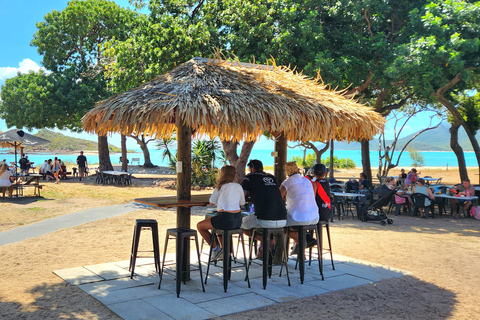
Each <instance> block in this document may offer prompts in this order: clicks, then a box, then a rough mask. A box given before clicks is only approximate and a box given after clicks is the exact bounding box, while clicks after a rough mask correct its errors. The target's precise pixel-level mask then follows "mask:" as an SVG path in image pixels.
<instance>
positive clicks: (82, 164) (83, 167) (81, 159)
mask: <svg viewBox="0 0 480 320" xmlns="http://www.w3.org/2000/svg"><path fill="white" fill-rule="evenodd" d="M77 164H78V172H79V173H80V181H82V179H83V176H84V175H85V172H86V171H87V167H88V165H87V157H85V156H84V155H83V151H80V155H79V156H78V157H77Z"/></svg>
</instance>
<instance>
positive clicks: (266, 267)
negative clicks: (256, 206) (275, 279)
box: [247, 228, 290, 289]
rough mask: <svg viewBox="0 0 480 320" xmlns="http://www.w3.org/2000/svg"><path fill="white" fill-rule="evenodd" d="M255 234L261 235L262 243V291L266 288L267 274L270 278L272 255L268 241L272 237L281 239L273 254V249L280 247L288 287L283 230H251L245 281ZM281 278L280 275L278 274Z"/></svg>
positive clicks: (288, 278)
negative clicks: (275, 236)
mask: <svg viewBox="0 0 480 320" xmlns="http://www.w3.org/2000/svg"><path fill="white" fill-rule="evenodd" d="M255 233H261V234H262V243H263V252H262V253H263V255H262V269H263V289H266V288H267V274H268V277H271V276H272V263H273V258H272V253H270V239H271V238H272V236H273V235H277V236H279V237H280V239H281V244H280V246H279V244H278V243H277V244H275V248H274V250H273V251H274V252H275V249H277V248H278V247H280V249H281V250H282V258H283V261H281V263H284V264H285V269H286V271H287V272H286V273H287V280H288V286H290V276H289V274H288V265H287V250H286V244H285V235H284V233H283V228H254V229H253V230H252V236H251V239H250V249H249V262H248V265H247V279H248V270H249V269H250V264H251V262H252V251H253V248H252V247H253V242H254V241H253V239H255ZM280 276H281V273H280Z"/></svg>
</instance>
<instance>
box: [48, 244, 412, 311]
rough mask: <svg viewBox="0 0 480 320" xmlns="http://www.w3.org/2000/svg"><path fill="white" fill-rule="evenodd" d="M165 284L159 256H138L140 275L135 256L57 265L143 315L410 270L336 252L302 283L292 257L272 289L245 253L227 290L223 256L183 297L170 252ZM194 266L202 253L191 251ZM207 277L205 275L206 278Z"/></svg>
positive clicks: (215, 307) (293, 293) (327, 288)
mask: <svg viewBox="0 0 480 320" xmlns="http://www.w3.org/2000/svg"><path fill="white" fill-rule="evenodd" d="M201 256H202V270H203V272H204V277H205V272H206V260H207V258H208V254H202V255H201ZM167 259H168V261H166V263H165V273H164V275H163V280H162V286H161V289H160V290H159V289H158V282H159V277H158V273H157V272H156V271H155V266H154V264H153V259H147V258H141V259H137V264H136V267H135V276H134V278H133V279H130V272H129V271H128V265H129V261H119V262H111V263H105V264H99V265H91V266H84V267H75V268H70V269H63V270H55V271H53V272H54V273H55V274H56V275H58V276H59V277H61V278H62V279H64V280H65V281H67V282H68V283H70V284H72V285H76V286H78V287H79V288H80V289H82V290H83V291H85V292H86V293H88V294H89V295H91V296H92V297H94V298H96V299H97V300H98V301H100V302H101V303H103V304H104V305H106V306H107V307H108V308H110V309H111V310H112V311H113V312H115V313H116V314H118V315H119V316H120V317H122V318H124V319H126V320H138V319H209V318H214V317H217V316H223V315H227V314H232V313H237V312H242V311H246V310H251V309H256V308H260V307H265V306H268V305H272V304H276V303H281V302H285V301H289V300H295V299H300V298H303V297H308V296H313V295H321V294H324V293H328V292H331V291H336V290H342V289H347V288H351V287H355V286H360V285H364V284H368V283H373V282H377V281H380V280H384V279H390V278H395V277H401V276H404V275H407V274H409V273H408V272H406V271H402V270H399V269H393V268H389V267H386V266H382V265H378V264H372V263H369V262H365V261H360V260H356V259H351V258H348V257H344V256H340V255H334V262H335V270H333V269H332V266H331V261H330V260H329V259H324V276H325V280H324V281H322V280H321V276H320V274H319V271H318V263H317V261H316V260H315V261H312V264H311V265H310V266H309V265H308V263H306V267H305V282H304V284H300V275H299V271H298V270H295V260H289V265H288V266H289V275H290V281H291V286H288V283H287V278H286V275H285V269H283V272H282V276H281V277H279V271H280V266H274V267H273V273H272V277H271V278H269V279H268V283H267V288H266V290H264V289H263V286H262V269H261V265H259V264H257V263H256V262H257V261H258V260H254V263H252V267H251V268H250V271H249V276H250V283H251V288H248V285H247V282H246V281H245V270H244V268H243V264H240V262H243V260H242V259H240V260H241V261H240V260H238V261H237V263H236V264H234V265H233V266H234V267H238V268H234V269H233V270H232V276H231V281H230V282H229V285H228V291H227V292H224V290H223V280H222V279H223V278H222V268H221V265H222V264H221V262H220V263H218V265H217V266H216V267H215V266H213V265H211V267H210V274H209V278H208V282H207V285H205V292H202V286H201V283H200V276H199V272H198V271H191V280H190V281H188V282H187V283H186V284H183V283H182V287H181V292H180V298H177V296H176V293H175V265H174V263H173V260H172V259H174V254H170V255H167ZM191 262H192V268H195V267H196V266H198V265H196V254H195V253H193V252H192V255H191ZM204 281H205V279H204Z"/></svg>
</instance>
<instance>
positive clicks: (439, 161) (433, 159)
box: [0, 149, 477, 168]
mask: <svg viewBox="0 0 480 320" xmlns="http://www.w3.org/2000/svg"><path fill="white" fill-rule="evenodd" d="M6 151H7V150H5V149H3V150H2V151H0V160H3V159H6V160H7V161H8V162H10V161H14V160H15V156H14V155H13V154H7V153H6ZM161 153H162V152H161V151H159V150H150V157H151V160H152V163H153V164H155V165H158V166H167V165H168V163H167V161H163V160H162V156H161ZM271 153H272V150H262V149H254V150H252V153H251V154H250V159H259V160H261V161H262V162H263V164H264V165H265V166H270V165H273V161H274V159H273V157H272V156H271ZM420 153H421V154H422V155H423V157H424V159H425V166H429V167H446V166H449V167H457V166H458V163H457V159H456V157H455V154H454V153H453V152H436V151H424V152H420ZM120 155H121V154H119V153H113V154H110V159H111V161H112V164H114V165H116V164H120V161H119V158H120ZM54 156H57V157H59V158H60V159H62V160H63V161H64V162H67V163H68V162H71V163H76V159H77V156H78V155H77V154H74V155H65V154H58V155H53V154H28V158H29V160H30V161H33V162H35V165H40V164H41V163H43V161H44V160H45V159H50V158H52V159H53V157H54ZM293 156H299V157H303V151H302V150H297V149H288V156H287V159H289V160H290V159H291V157H293ZM328 156H329V152H328V151H327V153H324V154H323V157H322V159H326V158H327V157H328ZM335 156H337V157H338V158H350V159H352V160H353V161H354V162H355V164H356V165H357V166H361V165H362V160H361V152H360V150H338V151H335ZM128 158H129V159H130V164H132V163H131V160H132V158H140V164H143V159H144V158H143V153H142V152H138V153H129V154H128ZM396 158H397V155H394V159H396ZM18 159H20V156H18ZM87 160H88V163H90V164H96V163H98V156H96V155H87ZM465 160H466V164H467V166H469V167H476V166H477V160H476V157H475V153H473V152H465ZM370 161H371V163H372V166H373V167H375V166H377V165H378V151H371V152H370ZM411 163H412V160H411V159H410V157H409V154H408V152H404V153H403V155H402V157H401V159H400V162H399V167H405V168H408V167H410V166H411ZM135 164H136V163H135Z"/></svg>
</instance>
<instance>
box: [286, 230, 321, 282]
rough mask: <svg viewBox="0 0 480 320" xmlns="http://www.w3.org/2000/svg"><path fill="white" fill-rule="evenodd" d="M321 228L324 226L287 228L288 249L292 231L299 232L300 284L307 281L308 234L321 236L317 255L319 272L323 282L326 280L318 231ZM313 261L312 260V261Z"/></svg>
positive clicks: (318, 241)
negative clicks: (306, 255) (306, 251)
mask: <svg viewBox="0 0 480 320" xmlns="http://www.w3.org/2000/svg"><path fill="white" fill-rule="evenodd" d="M319 227H320V228H321V227H322V226H321V225H319V224H312V225H308V226H290V227H287V248H288V244H289V242H290V229H293V230H296V231H297V232H298V240H299V243H298V253H297V264H299V265H300V283H301V284H303V281H304V279H305V249H307V246H306V244H307V233H310V234H313V233H317V234H318V235H320V236H317V239H316V240H317V243H316V246H317V255H318V257H319V260H318V271H319V272H320V275H321V276H322V280H325V278H324V277H323V265H322V262H321V261H320V260H321V257H322V255H321V245H320V242H321V234H320V232H319V231H318V228H319ZM310 261H311V259H310ZM297 264H296V265H295V269H296V268H297Z"/></svg>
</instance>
